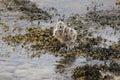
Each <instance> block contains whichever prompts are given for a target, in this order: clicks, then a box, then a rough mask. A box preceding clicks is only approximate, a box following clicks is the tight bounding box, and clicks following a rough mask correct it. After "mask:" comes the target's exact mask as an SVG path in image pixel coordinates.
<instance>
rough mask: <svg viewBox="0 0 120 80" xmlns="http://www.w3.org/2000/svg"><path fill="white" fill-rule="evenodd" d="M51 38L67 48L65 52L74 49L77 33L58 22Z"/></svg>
mask: <svg viewBox="0 0 120 80" xmlns="http://www.w3.org/2000/svg"><path fill="white" fill-rule="evenodd" d="M53 36H54V37H55V38H57V39H58V40H59V41H60V42H61V43H63V44H65V45H66V46H67V51H69V50H70V49H72V48H74V46H75V42H76V39H77V31H76V30H75V29H73V28H70V27H67V25H66V24H65V23H64V22H62V21H59V22H58V23H57V24H56V26H55V28H54V30H53Z"/></svg>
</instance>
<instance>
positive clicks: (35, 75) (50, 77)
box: [0, 0, 120, 80]
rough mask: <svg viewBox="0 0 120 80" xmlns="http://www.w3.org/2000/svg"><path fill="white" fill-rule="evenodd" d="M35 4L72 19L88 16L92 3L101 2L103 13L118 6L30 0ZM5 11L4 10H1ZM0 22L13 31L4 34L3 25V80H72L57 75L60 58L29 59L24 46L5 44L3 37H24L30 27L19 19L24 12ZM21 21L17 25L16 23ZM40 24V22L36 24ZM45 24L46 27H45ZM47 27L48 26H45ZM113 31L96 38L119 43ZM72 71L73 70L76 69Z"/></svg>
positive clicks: (84, 0)
mask: <svg viewBox="0 0 120 80" xmlns="http://www.w3.org/2000/svg"><path fill="white" fill-rule="evenodd" d="M30 1H32V2H35V3H36V4H37V5H38V7H40V8H44V7H55V8H57V9H58V13H60V14H65V15H66V16H69V15H70V14H72V13H80V14H84V13H86V12H87V10H86V9H87V6H91V3H92V1H97V3H100V4H102V3H103V6H101V7H100V9H106V10H108V9H111V8H112V7H116V6H115V0H75V1H73V0H30ZM0 8H2V6H0ZM0 14H1V15H2V16H0V19H1V20H0V22H2V23H5V24H6V25H9V31H7V32H4V30H3V29H2V25H0V80H27V79H28V80H70V74H69V71H68V72H66V73H68V75H67V78H65V77H64V76H63V75H60V74H58V73H56V72H55V65H56V64H57V62H56V61H58V60H60V59H61V58H60V57H55V56H54V55H50V54H48V53H46V54H43V55H41V57H40V58H33V59H31V58H28V53H30V51H27V50H25V49H23V48H21V46H17V47H15V50H14V46H10V45H7V44H6V43H5V42H3V41H2V36H5V35H8V34H12V35H15V34H24V33H25V32H24V29H25V27H28V26H30V22H29V21H27V20H19V19H18V20H17V18H18V15H21V13H20V12H14V14H13V12H7V13H4V12H2V13H0ZM16 21H17V22H16ZM35 23H36V22H35ZM43 24H44V23H43ZM44 25H47V24H44ZM12 26H17V27H21V28H23V30H22V31H20V32H17V31H15V32H14V33H13V31H12V30H13V27H12ZM110 30H111V32H113V31H112V29H110V28H109V29H106V31H105V30H102V29H101V31H102V32H101V31H99V32H100V33H99V32H98V33H97V34H95V35H94V36H96V35H101V36H103V37H106V38H107V39H109V40H112V41H115V42H117V40H118V37H119V36H120V34H119V33H118V35H116V36H115V35H110V36H109V35H108V36H106V35H107V34H110V32H109V31H110ZM85 63H86V58H84V57H82V58H78V59H76V60H75V62H74V63H73V64H72V67H75V66H81V65H84V64H85ZM88 63H89V64H103V63H104V62H103V61H92V62H88ZM72 67H70V68H72Z"/></svg>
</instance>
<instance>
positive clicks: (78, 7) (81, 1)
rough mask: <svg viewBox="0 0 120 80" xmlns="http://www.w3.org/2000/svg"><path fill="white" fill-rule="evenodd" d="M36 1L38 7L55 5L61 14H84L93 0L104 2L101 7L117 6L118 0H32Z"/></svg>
mask: <svg viewBox="0 0 120 80" xmlns="http://www.w3.org/2000/svg"><path fill="white" fill-rule="evenodd" d="M30 1H32V2H35V3H36V4H37V5H38V7H40V8H41V7H42V8H43V7H55V8H57V9H58V12H59V13H60V14H66V16H68V15H70V14H72V13H80V14H84V13H86V12H87V7H88V6H91V4H92V2H95V3H96V4H103V6H101V7H99V9H102V10H103V9H104V10H105V9H107V10H109V9H111V8H112V7H116V5H115V1H116V0H75V1H73V0H30Z"/></svg>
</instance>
